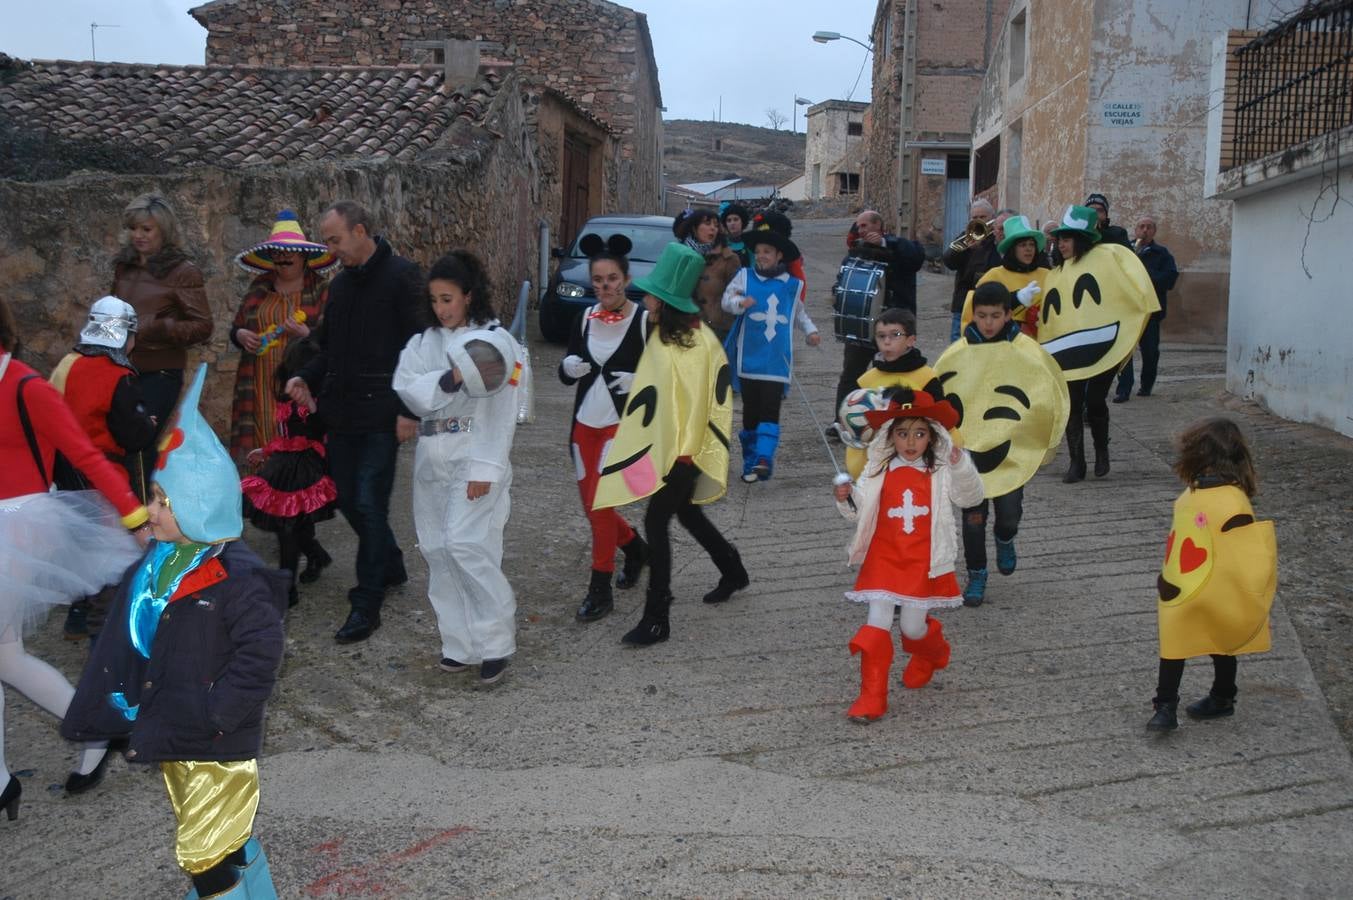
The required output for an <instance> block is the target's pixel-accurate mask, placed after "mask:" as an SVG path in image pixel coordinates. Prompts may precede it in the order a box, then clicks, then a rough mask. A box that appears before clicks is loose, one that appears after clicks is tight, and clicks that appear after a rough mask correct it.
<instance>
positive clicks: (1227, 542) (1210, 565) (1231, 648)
mask: <svg viewBox="0 0 1353 900" xmlns="http://www.w3.org/2000/svg"><path fill="white" fill-rule="evenodd" d="M1176 445H1177V447H1178V451H1179V458H1178V459H1177V460H1176V461H1175V465H1174V470H1175V473H1176V474H1178V475H1179V477H1180V479H1181V480H1183V482H1184V483H1185V484H1186V485H1188V487H1187V488H1186V489H1185V490H1184V493H1182V494H1180V495H1179V498H1178V499H1177V500H1175V504H1174V519H1173V521H1172V522H1171V526H1170V535H1169V537H1168V538H1166V541H1165V562H1164V564H1163V565H1162V566H1161V572H1160V578H1159V579H1158V581H1157V587H1158V588H1159V595H1160V601H1159V606H1158V611H1159V619H1160V677H1159V680H1158V683H1157V685H1156V697H1155V699H1154V701H1152V702H1153V703H1154V705H1155V709H1156V712H1155V715H1154V716H1152V717H1151V721H1150V722H1148V723H1147V725H1146V727H1147V728H1149V729H1151V730H1153V731H1171V730H1173V729H1175V728H1178V727H1179V722H1178V719H1177V718H1176V717H1175V710H1176V709H1177V707H1178V705H1179V682H1180V679H1181V678H1182V677H1183V674H1184V661H1185V660H1187V659H1188V658H1189V657H1191V656H1201V655H1202V654H1204V653H1206V654H1210V655H1211V657H1212V665H1213V671H1214V675H1213V680H1212V690H1210V691H1209V692H1208V694H1207V696H1206V697H1204V698H1203V699H1201V700H1199V701H1197V702H1196V703H1192V704H1190V705H1189V706H1188V708H1187V709H1186V710H1185V711H1186V712H1187V713H1188V714H1189V716H1190V717H1191V718H1194V719H1217V718H1222V717H1223V716H1229V715H1232V714H1233V713H1234V712H1235V698H1236V657H1237V656H1239V655H1240V654H1243V653H1263V652H1265V651H1267V650H1268V649H1269V646H1270V637H1269V625H1268V613H1269V608H1270V607H1271V606H1272V605H1273V593H1274V591H1275V589H1276V588H1277V583H1278V549H1277V543H1276V541H1275V539H1274V534H1273V523H1272V522H1256V521H1255V518H1254V509H1253V508H1252V507H1251V506H1250V497H1251V496H1253V495H1254V492H1255V486H1256V482H1257V476H1256V475H1255V471H1254V462H1253V459H1252V457H1251V455H1250V448H1249V446H1248V445H1247V444H1246V442H1245V437H1244V435H1242V434H1241V433H1240V429H1239V428H1238V427H1236V424H1235V423H1234V422H1232V421H1231V420H1230V419H1223V418H1217V419H1206V420H1204V421H1202V422H1199V423H1197V424H1196V425H1193V426H1192V427H1190V428H1189V429H1188V430H1187V431H1185V432H1184V433H1183V434H1181V435H1180V436H1179V438H1178V439H1177V441H1176Z"/></svg>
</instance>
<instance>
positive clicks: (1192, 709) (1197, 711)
mask: <svg viewBox="0 0 1353 900" xmlns="http://www.w3.org/2000/svg"><path fill="white" fill-rule="evenodd" d="M1184 712H1186V713H1188V714H1189V718H1190V719H1220V718H1223V717H1225V716H1233V715H1235V712H1236V701H1234V700H1228V699H1226V698H1225V697H1218V696H1217V695H1216V694H1208V695H1207V696H1206V697H1204V698H1203V699H1201V700H1199V701H1197V702H1196V703H1190V704H1189V705H1188V706H1186V707H1184Z"/></svg>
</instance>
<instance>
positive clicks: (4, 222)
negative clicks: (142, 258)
mask: <svg viewBox="0 0 1353 900" xmlns="http://www.w3.org/2000/svg"><path fill="white" fill-rule="evenodd" d="M442 77H443V76H442V70H441V69H440V68H436V67H433V68H428V69H417V68H413V67H403V68H385V69H382V68H370V69H357V68H348V69H337V68H329V69H288V70H276V69H272V70H269V69H254V68H249V67H157V66H129V65H116V64H99V63H38V64H28V63H21V62H16V61H13V60H9V59H8V58H6V57H0V133H3V135H4V136H5V138H6V140H7V143H8V144H9V146H10V147H11V148H13V149H14V150H15V152H14V153H13V154H12V155H10V156H7V157H6V159H5V160H4V161H3V168H0V208H3V209H4V210H5V211H6V213H5V215H4V216H3V217H0V283H3V284H4V285H5V291H6V294H5V298H6V301H7V302H8V303H9V304H10V306H11V307H12V308H13V309H14V310H15V312H16V314H17V316H18V319H19V322H20V332H21V336H22V338H23V340H24V343H25V345H26V351H25V355H26V358H27V360H28V361H29V362H30V363H31V364H33V365H34V366H36V367H37V368H38V369H39V370H40V371H49V370H50V368H51V367H52V366H53V365H55V363H56V362H57V361H58V360H59V359H60V357H61V356H62V355H63V354H64V353H65V352H67V351H68V350H69V348H70V346H71V344H73V343H74V340H75V336H76V334H77V332H78V329H79V325H80V323H81V322H82V321H83V320H84V318H85V316H86V315H87V313H88V307H89V304H90V303H91V302H92V301H93V300H94V299H96V298H98V297H100V296H102V295H103V294H105V293H107V292H108V290H109V288H110V286H111V282H112V258H113V256H114V255H116V253H117V252H118V251H119V250H120V249H121V247H122V244H123V241H124V239H125V235H124V230H123V228H122V225H121V220H122V209H123V207H124V206H125V205H126V203H127V202H128V201H129V200H131V199H132V198H133V197H135V196H137V195H139V194H143V193H147V192H152V191H153V192H156V193H159V194H160V195H162V196H163V197H164V198H165V199H166V200H167V202H168V203H169V205H170V206H172V207H173V208H174V209H175V211H176V212H177V214H178V217H179V220H180V223H181V225H182V226H183V231H184V235H183V241H182V244H183V248H184V250H185V252H186V253H187V254H188V255H189V257H190V258H191V259H192V260H193V261H194V262H195V263H196V264H197V265H198V266H199V267H201V269H202V271H203V273H204V275H205V276H206V283H207V296H208V300H209V302H210V305H211V309H212V312H213V315H214V318H215V330H214V332H213V334H212V337H211V340H210V341H209V342H208V343H207V344H205V345H203V346H201V347H199V348H196V349H195V350H194V351H193V352H192V354H191V356H192V357H193V359H192V362H193V363H194V364H195V363H196V362H198V361H204V362H207V363H208V364H209V365H210V366H211V370H212V371H211V376H210V378H209V384H210V385H211V388H210V390H208V391H207V392H206V398H205V406H206V412H207V415H208V418H209V420H210V421H211V422H212V424H213V425H214V426H216V427H217V428H218V430H223V429H224V427H225V425H226V423H227V422H228V418H229V409H230V402H231V391H230V385H231V384H232V383H233V378H234V371H235V368H236V366H237V364H238V360H239V351H238V350H237V349H236V348H235V347H234V346H232V345H231V344H229V343H228V340H227V333H228V328H229V325H230V322H231V320H232V319H233V318H234V315H235V312H236V310H237V308H238V306H239V302H240V299H241V297H242V296H243V295H244V293H245V291H246V290H247V288H248V285H249V281H250V277H249V276H248V275H247V274H245V273H243V272H241V271H240V269H239V268H238V267H237V266H236V265H235V263H234V256H235V254H236V253H238V252H239V251H240V250H241V249H243V248H245V247H247V246H249V245H251V244H254V243H256V242H258V241H260V240H262V239H263V238H264V237H266V236H267V234H268V231H269V229H270V227H271V225H272V222H273V220H274V217H275V215H276V213H277V211H278V210H280V209H283V208H290V209H293V210H295V211H296V213H297V214H298V216H299V218H300V220H301V223H302V225H303V227H304V228H305V229H306V231H307V232H308V233H309V234H310V236H311V237H312V238H313V237H315V236H316V234H317V220H318V218H319V216H320V215H321V213H322V212H323V211H324V209H325V208H327V206H328V205H329V204H330V203H332V202H333V201H335V200H337V199H342V198H349V199H353V200H356V201H358V202H359V203H362V204H363V205H364V206H366V207H368V208H369V209H370V210H371V211H372V213H373V217H374V219H375V223H376V229H377V231H378V232H379V233H380V234H382V235H384V236H385V237H387V238H388V239H389V240H390V242H391V244H392V245H393V246H394V248H395V250H396V251H397V252H399V253H401V254H403V255H404V256H407V257H409V258H410V259H413V260H414V261H415V262H417V263H418V264H419V265H420V266H422V267H423V268H424V269H426V268H427V267H428V265H429V264H430V263H432V262H433V261H434V260H435V259H437V258H438V257H439V256H441V255H442V254H444V253H445V252H446V251H448V250H450V249H452V248H456V247H464V248H468V249H470V250H472V251H474V252H475V253H477V254H479V255H480V257H481V258H482V259H484V261H485V262H486V264H487V267H488V269H489V272H490V276H491V279H492V283H493V288H494V293H495V297H494V305H495V307H496V308H497V309H498V310H499V312H500V315H501V316H502V317H503V318H504V319H510V317H511V315H512V312H513V306H514V303H515V300H516V296H517V288H518V286H519V285H520V283H521V282H522V281H523V280H525V279H530V280H531V281H532V282H535V281H536V280H537V274H536V271H535V265H536V260H537V258H538V251H539V248H538V237H537V229H536V225H537V220H536V218H535V216H536V209H537V205H538V203H539V201H540V193H539V191H540V186H539V183H538V182H537V181H536V180H534V179H533V178H532V177H531V166H532V161H533V159H534V158H535V156H536V155H537V154H536V151H535V148H534V132H533V130H532V129H531V128H530V127H529V125H528V122H527V110H526V109H525V107H524V104H523V99H522V93H521V91H520V89H519V85H518V83H517V80H516V76H515V75H514V74H513V73H512V72H511V70H506V71H502V72H499V73H495V74H487V73H481V75H480V77H479V78H478V79H477V83H476V84H475V85H473V86H467V87H466V88H464V89H463V90H462V91H458V92H454V93H453V92H452V91H450V90H446V89H444V86H443V81H442ZM355 97H362V98H365V99H364V100H363V101H361V102H360V103H359V102H358V101H356V100H354V99H352V98H355ZM354 103H356V104H357V105H355V106H354V105H352V104H354ZM386 107H389V108H391V109H398V110H401V114H399V115H395V116H387V117H385V118H384V119H383V120H382V121H381V122H380V123H378V124H376V125H374V126H372V127H369V128H368V127H366V126H365V125H363V124H362V121H368V120H372V114H373V111H376V110H379V109H382V108H386Z"/></svg>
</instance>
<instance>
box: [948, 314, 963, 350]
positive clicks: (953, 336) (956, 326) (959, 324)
mask: <svg viewBox="0 0 1353 900" xmlns="http://www.w3.org/2000/svg"><path fill="white" fill-rule="evenodd" d="M961 334H963V313H962V312H956V313H954V320H953V322H951V323H950V325H949V343H951V344H952V343H953V342H954V341H956V340H958V338H959V335H961Z"/></svg>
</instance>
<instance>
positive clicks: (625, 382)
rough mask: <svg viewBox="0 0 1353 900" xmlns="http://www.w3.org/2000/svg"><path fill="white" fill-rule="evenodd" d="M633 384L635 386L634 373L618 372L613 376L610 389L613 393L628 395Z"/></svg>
mask: <svg viewBox="0 0 1353 900" xmlns="http://www.w3.org/2000/svg"><path fill="white" fill-rule="evenodd" d="M632 384H634V373H633V372H616V373H615V374H614V375H612V376H611V383H610V388H611V392H612V393H615V394H628V393H629V392H630V385H632Z"/></svg>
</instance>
